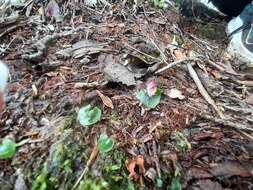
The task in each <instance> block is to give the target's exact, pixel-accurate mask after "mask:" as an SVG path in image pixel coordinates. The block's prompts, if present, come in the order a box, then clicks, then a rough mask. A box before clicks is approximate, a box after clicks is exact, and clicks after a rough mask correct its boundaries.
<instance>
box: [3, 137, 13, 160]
mask: <svg viewBox="0 0 253 190" xmlns="http://www.w3.org/2000/svg"><path fill="white" fill-rule="evenodd" d="M16 147H17V145H16V144H15V143H14V142H13V141H12V140H10V139H4V140H3V142H2V144H1V145H0V159H8V158H12V157H13V155H14V154H15V153H16Z"/></svg>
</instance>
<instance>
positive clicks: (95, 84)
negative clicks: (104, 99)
mask: <svg viewBox="0 0 253 190" xmlns="http://www.w3.org/2000/svg"><path fill="white" fill-rule="evenodd" d="M107 83H108V81H104V82H90V83H88V82H77V83H75V84H74V88H95V87H98V86H105V85H106V84H107Z"/></svg>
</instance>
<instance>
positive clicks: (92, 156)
mask: <svg viewBox="0 0 253 190" xmlns="http://www.w3.org/2000/svg"><path fill="white" fill-rule="evenodd" d="M97 156H98V148H97V146H95V147H94V148H93V150H92V152H91V155H90V158H89V160H88V161H87V164H86V166H85V168H84V170H83V172H82V174H81V175H80V177H79V178H78V179H77V181H76V183H75V185H74V186H73V187H72V189H71V190H74V189H76V188H77V186H78V185H79V183H80V181H81V180H82V179H83V176H84V175H85V174H86V173H87V171H88V170H89V168H90V166H91V165H92V164H93V163H94V161H95V160H96V158H97Z"/></svg>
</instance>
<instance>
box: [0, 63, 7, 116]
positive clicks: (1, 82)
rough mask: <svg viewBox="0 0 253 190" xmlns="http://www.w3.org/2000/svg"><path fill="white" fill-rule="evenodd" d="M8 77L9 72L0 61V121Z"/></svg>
mask: <svg viewBox="0 0 253 190" xmlns="http://www.w3.org/2000/svg"><path fill="white" fill-rule="evenodd" d="M8 76H9V70H8V68H7V66H6V65H5V64H3V63H2V62H1V61H0V119H1V112H2V108H3V105H4V98H3V93H4V89H5V87H6V85H7V80H8Z"/></svg>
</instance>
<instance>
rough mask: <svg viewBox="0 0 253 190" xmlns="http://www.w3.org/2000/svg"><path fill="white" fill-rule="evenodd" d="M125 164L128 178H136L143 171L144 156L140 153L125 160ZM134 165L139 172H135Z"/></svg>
mask: <svg viewBox="0 0 253 190" xmlns="http://www.w3.org/2000/svg"><path fill="white" fill-rule="evenodd" d="M125 165H126V168H127V170H128V171H129V176H128V178H129V179H134V180H138V179H139V178H140V177H141V175H142V174H144V173H145V168H144V157H143V156H142V155H138V156H136V157H135V158H134V159H132V160H126V161H125ZM136 166H137V167H138V169H139V170H138V171H139V174H137V173H136V170H135V168H136Z"/></svg>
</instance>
